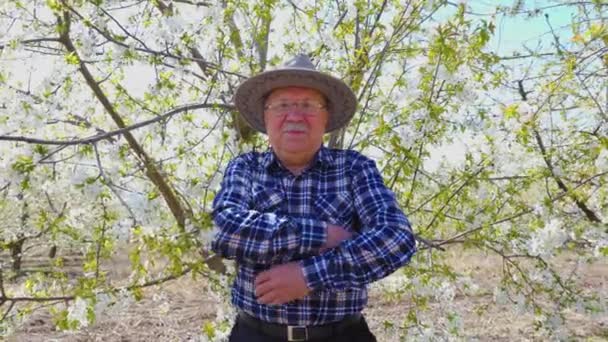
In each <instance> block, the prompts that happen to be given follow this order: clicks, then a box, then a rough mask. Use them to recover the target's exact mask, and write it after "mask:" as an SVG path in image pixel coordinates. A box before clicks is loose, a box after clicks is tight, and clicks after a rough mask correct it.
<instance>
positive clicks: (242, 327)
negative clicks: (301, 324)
mask: <svg viewBox="0 0 608 342" xmlns="http://www.w3.org/2000/svg"><path fill="white" fill-rule="evenodd" d="M228 341H229V342H286V341H284V340H282V339H280V338H279V339H278V338H276V337H273V336H268V335H266V334H264V333H263V332H261V331H258V330H256V329H254V328H252V327H250V326H249V325H247V324H243V323H242V322H239V321H238V319H237V321H236V323H235V324H234V326H233V327H232V332H231V333H230V339H229V340H228ZM309 341H311V342H376V337H375V336H374V334H372V332H371V331H370V330H369V327H368V326H367V322H365V318H363V319H361V321H360V322H359V323H355V324H353V325H352V327H349V328H348V329H346V330H345V331H343V332H342V333H341V334H340V335H339V336H330V337H328V338H326V339H322V340H309Z"/></svg>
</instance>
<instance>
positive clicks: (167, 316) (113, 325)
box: [8, 248, 608, 341]
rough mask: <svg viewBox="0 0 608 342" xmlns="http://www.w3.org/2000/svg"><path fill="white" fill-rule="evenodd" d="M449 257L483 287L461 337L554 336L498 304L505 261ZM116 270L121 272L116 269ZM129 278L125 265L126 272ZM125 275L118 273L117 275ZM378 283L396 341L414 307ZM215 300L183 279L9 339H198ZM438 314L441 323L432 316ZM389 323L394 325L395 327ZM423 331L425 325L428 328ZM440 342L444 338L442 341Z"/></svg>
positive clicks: (41, 318)
mask: <svg viewBox="0 0 608 342" xmlns="http://www.w3.org/2000/svg"><path fill="white" fill-rule="evenodd" d="M444 253H448V258H447V259H448V260H451V264H452V265H453V266H454V267H455V270H456V271H457V272H458V273H459V274H460V275H468V276H470V277H471V283H473V284H475V285H476V286H477V287H476V288H475V289H474V290H473V291H472V292H471V291H469V292H468V294H466V295H464V294H463V293H462V292H461V291H456V293H455V295H454V297H453V302H452V303H451V304H450V306H451V308H452V309H453V310H454V311H456V312H458V313H459V314H460V316H461V317H460V326H461V327H462V329H461V336H460V337H457V338H456V339H457V340H478V341H544V340H548V339H553V338H551V337H549V336H547V335H546V334H544V333H542V332H539V331H538V330H536V329H535V327H534V321H535V318H534V316H533V315H531V314H528V313H526V314H522V313H518V312H517V310H516V308H515V305H513V304H510V303H507V304H502V305H501V304H497V303H496V302H495V295H494V292H493V289H494V288H495V286H496V284H498V283H499V280H500V277H501V272H502V260H501V258H500V257H498V256H494V255H485V254H484V255H482V254H475V253H471V252H463V251H462V250H461V249H460V248H452V249H450V250H448V251H447V252H444ZM558 259H559V261H558V262H559V265H560V270H565V271H570V270H572V269H573V265H574V263H575V260H576V259H575V257H574V255H571V254H570V255H562V256H560V257H559V258H558ZM115 270H117V268H115ZM124 272H125V274H124V275H126V272H127V267H124ZM577 272H578V277H579V281H580V285H582V288H583V289H584V290H585V291H588V292H589V293H598V294H600V295H601V296H603V297H604V298H606V297H608V262H607V261H606V260H605V259H602V260H601V261H598V262H595V263H593V264H584V265H583V266H581V267H580V268H578V269H577ZM119 273H120V272H118V273H117V275H119ZM390 282H391V279H390V278H389V279H387V280H385V281H382V282H379V283H378V284H377V285H376V286H374V287H373V288H372V290H371V291H370V302H369V305H368V308H367V309H366V311H365V314H366V317H367V320H368V323H369V325H370V327H371V329H372V330H373V331H374V333H375V334H376V336H377V337H378V341H397V340H399V338H398V336H399V331H397V329H396V328H395V327H396V326H399V325H401V323H402V322H403V321H404V319H405V317H406V315H407V314H408V312H409V311H410V310H412V308H413V305H412V303H411V302H410V301H409V300H408V298H407V295H404V296H403V297H402V298H401V299H399V298H398V297H396V296H387V293H386V289H387V287H383V284H388V283H390ZM216 303H217V300H214V299H213V298H211V297H210V296H208V295H206V289H205V284H204V280H203V279H201V278H199V279H198V280H192V279H191V277H188V276H186V277H184V278H182V279H179V280H177V281H173V282H170V283H166V284H163V285H161V286H157V287H154V288H148V289H146V290H145V297H144V299H143V300H141V301H139V302H134V303H133V304H131V305H129V306H128V307H126V308H125V309H123V310H120V311H117V312H115V313H113V314H111V315H103V316H101V317H98V318H97V321H96V322H95V323H94V324H92V325H91V326H88V327H86V328H83V329H81V330H80V331H74V332H65V331H57V330H55V328H54V326H53V324H52V320H51V316H50V314H49V313H48V312H45V311H42V310H40V311H37V312H36V313H34V314H33V315H31V316H30V317H29V318H28V319H27V321H25V322H24V324H23V325H22V326H21V327H20V328H19V329H18V330H17V331H16V332H15V334H13V335H12V336H10V337H9V338H8V341H59V340H61V341H199V340H201V339H202V335H203V330H202V327H203V326H204V324H205V322H206V321H209V320H211V321H212V320H213V319H214V317H215V315H216V311H215V310H216V308H217V307H216V305H215V304H216ZM445 305H446V303H441V302H439V301H434V302H431V303H429V307H430V308H429V311H428V313H425V314H424V317H426V318H427V319H430V320H431V321H433V320H434V319H435V318H436V321H437V322H438V321H440V320H441V319H444V318H442V317H445V314H444V313H445V309H446V306H445ZM434 316H435V318H434ZM387 322H391V323H392V324H393V325H394V326H393V327H390V325H391V324H387ZM422 329H424V328H422ZM563 336H567V339H568V340H575V341H579V340H582V341H605V340H608V317H603V316H601V315H596V316H588V315H583V314H579V313H576V312H575V311H574V310H573V311H572V312H568V313H566V323H565V335H563ZM440 340H443V339H442V338H440Z"/></svg>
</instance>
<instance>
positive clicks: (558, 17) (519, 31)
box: [467, 0, 573, 56]
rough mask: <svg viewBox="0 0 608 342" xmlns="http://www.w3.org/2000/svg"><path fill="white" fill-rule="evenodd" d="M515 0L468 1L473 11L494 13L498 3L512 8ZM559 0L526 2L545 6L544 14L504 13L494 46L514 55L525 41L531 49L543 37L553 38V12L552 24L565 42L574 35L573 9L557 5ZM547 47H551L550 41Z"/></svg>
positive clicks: (503, 53) (499, 18) (498, 21)
mask: <svg viewBox="0 0 608 342" xmlns="http://www.w3.org/2000/svg"><path fill="white" fill-rule="evenodd" d="M514 3H515V1H514V0H499V1H490V0H471V1H467V5H468V6H470V8H471V11H472V12H475V13H484V14H485V13H494V12H495V10H496V7H497V6H506V7H512V6H513V4H514ZM556 4H558V2H557V1H546V0H544V1H536V0H527V1H524V9H535V8H545V9H543V10H542V12H541V14H540V15H537V16H533V17H530V18H526V17H525V16H522V15H518V16H516V17H508V16H505V15H500V16H497V17H496V21H495V25H496V32H495V35H494V36H493V38H492V40H491V43H490V47H491V48H492V49H493V50H495V51H496V52H497V53H498V54H499V55H501V56H507V55H511V54H512V53H513V51H516V50H520V49H521V47H522V44H525V45H526V46H528V47H530V48H534V47H536V46H537V44H538V43H539V40H543V41H545V42H548V41H551V40H552V38H551V35H550V27H549V24H548V23H547V19H546V18H545V14H547V15H549V23H550V24H551V26H552V27H553V29H554V30H555V32H556V33H558V34H559V35H560V36H561V37H563V38H562V42H565V41H564V40H567V39H568V38H569V37H570V36H571V31H570V28H569V25H570V23H571V20H572V15H573V11H572V8H571V7H569V6H559V7H552V8H546V7H549V6H555V5H556ZM544 48H545V49H548V48H550V47H549V46H547V45H546V44H545V45H544Z"/></svg>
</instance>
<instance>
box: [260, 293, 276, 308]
mask: <svg viewBox="0 0 608 342" xmlns="http://www.w3.org/2000/svg"><path fill="white" fill-rule="evenodd" d="M276 297H277V295H276V293H275V292H274V291H270V292H268V293H266V294H265V295H263V296H262V297H258V303H261V304H269V305H271V304H274V303H275V302H276V301H277V298H276Z"/></svg>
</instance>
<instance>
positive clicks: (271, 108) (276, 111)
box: [263, 96, 328, 117]
mask: <svg viewBox="0 0 608 342" xmlns="http://www.w3.org/2000/svg"><path fill="white" fill-rule="evenodd" d="M267 98H268V96H266V97H265V98H264V102H263V103H266V99H267ZM285 103H288V104H289V106H288V107H287V108H282V110H281V109H280V108H276V107H275V106H276V105H279V104H285ZM302 103H309V104H313V106H312V108H311V109H309V110H303V109H302V107H301V104H302ZM294 105H295V106H297V108H298V109H299V110H300V111H301V112H302V113H304V114H306V115H310V116H314V115H316V114H318V113H319V112H320V111H321V110H322V109H327V108H328V101H327V99H326V98H325V97H323V100H322V101H321V100H309V99H306V100H303V101H277V102H276V103H271V104H264V107H263V108H264V111H268V112H269V113H271V114H272V115H273V116H276V117H280V116H284V115H286V114H287V113H288V112H289V110H291V109H292V108H294Z"/></svg>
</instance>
